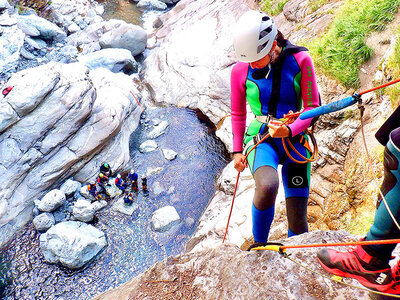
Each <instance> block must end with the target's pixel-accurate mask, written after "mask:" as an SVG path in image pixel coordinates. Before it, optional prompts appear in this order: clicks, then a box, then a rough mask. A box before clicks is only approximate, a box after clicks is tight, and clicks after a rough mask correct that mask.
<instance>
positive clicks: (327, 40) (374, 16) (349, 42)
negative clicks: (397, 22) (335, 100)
mask: <svg viewBox="0 0 400 300" xmlns="http://www.w3.org/2000/svg"><path fill="white" fill-rule="evenodd" d="M399 6H400V0H345V3H344V4H343V5H342V7H341V9H340V11H339V12H338V13H337V15H336V17H335V19H334V21H333V22H332V24H331V26H330V28H329V30H328V32H327V33H326V34H324V35H323V36H321V37H320V38H318V39H316V40H314V41H312V42H311V43H310V44H309V45H308V47H309V48H310V52H311V55H312V57H313V59H314V62H315V64H316V65H317V66H318V67H320V68H321V69H322V70H323V71H324V73H326V74H328V75H331V76H333V77H335V78H337V79H338V80H339V81H340V82H342V83H343V84H344V85H345V86H346V87H349V88H350V87H352V88H357V87H358V86H359V78H358V71H359V68H360V66H361V65H362V64H363V63H365V62H366V61H367V60H368V59H369V58H370V57H371V55H372V54H373V50H372V49H371V48H369V47H368V46H367V45H366V44H365V38H366V37H367V36H368V35H369V34H370V33H371V32H373V31H382V30H383V29H384V28H385V26H386V24H387V23H389V22H390V21H391V20H393V18H394V14H395V13H396V12H397V11H398V9H399Z"/></svg>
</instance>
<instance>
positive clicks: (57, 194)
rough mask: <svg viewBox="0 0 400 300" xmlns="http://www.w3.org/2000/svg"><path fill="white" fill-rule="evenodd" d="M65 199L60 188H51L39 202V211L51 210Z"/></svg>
mask: <svg viewBox="0 0 400 300" xmlns="http://www.w3.org/2000/svg"><path fill="white" fill-rule="evenodd" d="M65 200H66V197H65V194H64V192H62V191H61V190H57V189H54V190H51V191H50V192H48V193H47V194H46V195H45V196H44V197H43V198H42V199H41V200H40V202H39V204H38V208H39V210H40V211H46V212H51V211H53V210H56V209H57V208H59V207H60V206H61V205H63V204H64V202H65Z"/></svg>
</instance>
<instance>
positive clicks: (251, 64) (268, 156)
mask: <svg viewBox="0 0 400 300" xmlns="http://www.w3.org/2000/svg"><path fill="white" fill-rule="evenodd" d="M234 48H235V53H236V57H237V59H238V60H239V62H238V63H236V64H235V65H234V67H233V69H232V73H231V109H232V132H233V153H234V166H235V168H236V170H238V171H239V172H241V171H243V170H244V168H245V167H246V166H247V165H248V166H249V167H250V170H251V173H252V174H253V177H254V180H255V185H256V189H255V195H254V199H253V205H252V217H253V236H254V241H255V244H254V245H258V244H260V243H265V242H267V240H268V235H269V230H270V227H271V223H272V220H273V218H274V208H275V199H276V196H277V193H278V186H279V179H278V172H277V167H278V164H281V165H282V180H283V186H284V189H285V198H286V210H287V218H288V223H289V228H288V236H293V235H297V234H301V233H304V232H307V231H308V224H307V202H308V195H309V186H310V163H305V164H298V163H295V162H294V161H292V160H291V159H290V158H288V156H287V154H286V153H285V151H284V148H283V145H282V138H283V137H285V138H289V139H290V140H291V142H292V144H293V145H294V147H295V148H296V149H297V150H298V151H299V152H300V153H301V154H302V155H303V156H305V157H309V156H310V154H309V153H308V151H307V150H306V149H305V148H304V147H303V145H302V144H301V143H300V137H301V135H302V133H303V132H304V130H306V129H307V128H308V127H310V124H311V120H300V119H297V120H296V121H295V122H294V123H292V124H290V125H283V126H280V125H281V124H280V123H281V122H279V121H277V119H279V118H282V117H283V116H284V115H285V114H288V113H289V112H290V111H293V112H296V111H299V110H301V109H303V111H307V110H310V109H313V108H315V107H318V106H319V105H320V97H319V92H318V86H317V82H316V78H315V73H314V66H313V62H312V60H311V57H310V55H309V54H308V52H307V49H306V48H304V47H299V46H295V45H292V44H291V43H290V42H289V41H288V40H286V39H285V38H284V37H283V35H282V33H281V32H280V31H278V30H277V28H276V26H275V24H274V21H273V20H272V19H271V18H270V17H269V16H268V15H266V14H265V13H263V12H259V11H253V10H251V11H248V12H246V13H244V14H243V15H242V16H241V17H240V18H239V20H238V22H237V25H236V29H235V34H234ZM247 103H248V104H249V106H250V108H251V110H252V112H253V114H254V115H255V118H254V119H253V120H252V121H251V123H250V125H249V127H248V128H247V131H246V130H245V129H246V104H247ZM271 120H274V122H270V121H271ZM266 132H269V133H270V135H271V137H270V138H268V139H267V140H266V141H264V142H263V143H261V144H260V145H258V146H257V147H256V149H254V150H253V151H252V152H251V154H250V155H249V156H248V158H247V161H245V155H246V153H247V151H249V150H250V148H251V147H249V146H250V145H253V144H254V143H253V141H254V137H255V136H256V135H257V134H264V133H266ZM243 142H244V143H243ZM246 146H247V147H246ZM243 148H244V149H245V151H243ZM290 154H291V155H292V156H293V157H294V158H295V159H298V160H302V159H301V158H300V157H299V156H298V155H297V154H296V153H295V152H294V151H293V150H291V151H290ZM254 245H253V246H254Z"/></svg>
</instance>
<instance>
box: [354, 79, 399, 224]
mask: <svg viewBox="0 0 400 300" xmlns="http://www.w3.org/2000/svg"><path fill="white" fill-rule="evenodd" d="M399 81H400V79H399V80H397V81H396V82H399ZM391 84H393V83H391ZM372 90H374V89H371V90H370V91H372ZM365 93H366V92H363V93H360V94H359V95H360V96H361V95H362V94H365ZM358 107H359V109H360V122H361V134H362V138H363V143H364V149H365V153H366V154H367V158H368V164H369V167H370V170H371V173H372V177H373V179H374V182H375V184H376V185H377V186H379V184H378V182H379V180H378V177H377V176H376V174H375V172H374V170H373V168H372V159H371V156H370V155H369V152H368V147H367V141H366V139H365V134H364V122H363V115H364V110H365V108H364V106H362V105H359V106H358ZM378 191H379V195H380V196H381V198H382V201H383V203H384V204H385V206H386V210H387V211H388V213H389V215H390V217H391V218H392V220H393V223H394V224H396V226H397V228H398V229H399V230H400V225H399V223H398V222H397V220H396V218H395V217H394V215H393V213H392V211H391V210H390V208H389V205H388V204H387V201H386V199H385V196H384V195H383V193H382V191H381V189H380V188H378Z"/></svg>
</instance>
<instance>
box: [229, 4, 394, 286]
mask: <svg viewBox="0 0 400 300" xmlns="http://www.w3.org/2000/svg"><path fill="white" fill-rule="evenodd" d="M234 49H235V53H236V57H237V59H238V60H239V62H238V63H236V65H235V66H234V67H233V69H232V72H231V108H232V114H231V115H232V132H233V155H234V166H235V169H236V170H237V171H238V172H241V171H243V170H244V169H245V167H247V166H248V167H249V168H250V171H251V173H252V175H253V178H254V180H255V194H254V198H253V204H252V218H253V227H252V231H253V236H254V244H253V245H251V246H250V247H249V249H251V248H254V247H257V246H260V245H265V244H266V243H267V242H268V236H269V230H270V227H271V224H272V221H273V218H274V208H275V200H276V196H277V193H278V186H279V177H278V171H277V170H278V168H277V167H278V165H282V182H283V187H284V192H285V198H286V211H287V219H288V227H289V228H288V236H289V237H290V236H294V235H298V234H302V233H305V232H307V231H308V225H307V202H308V197H309V187H310V170H311V162H310V161H311V160H310V159H309V158H310V155H311V153H310V151H309V149H308V147H307V144H308V142H307V137H306V136H305V132H306V130H307V128H309V127H310V126H312V124H313V123H314V122H315V121H316V120H315V119H306V120H301V119H300V118H297V119H296V120H295V121H294V122H292V123H288V122H286V121H285V120H286V119H285V117H287V115H288V114H291V113H292V112H296V111H299V110H302V112H305V111H308V110H311V109H314V108H316V107H318V106H320V105H321V101H320V95H319V92H318V86H317V82H316V77H315V72H314V66H313V62H312V59H311V56H310V55H309V53H308V52H307V49H306V48H304V47H299V46H296V45H293V44H291V43H290V42H289V41H288V40H287V39H285V38H284V36H283V34H282V33H281V32H280V31H279V30H278V29H277V27H276V25H275V23H274V21H273V19H271V18H270V17H269V16H268V15H267V14H265V13H264V12H260V11H254V10H250V11H248V12H246V13H244V14H243V15H242V16H241V17H240V18H239V20H238V22H237V24H236V27H235V31H234ZM246 104H248V105H249V106H250V108H251V110H252V113H253V114H254V115H255V118H254V119H253V120H252V121H251V123H250V125H249V126H248V127H247V130H246V115H247V112H246ZM267 134H268V135H269V136H268V137H267ZM376 138H377V139H378V141H379V142H380V143H381V144H382V145H384V146H385V151H384V179H383V183H382V186H381V191H382V195H383V196H384V198H385V200H386V203H387V205H383V204H382V203H381V202H382V201H381V200H382V199H379V200H378V205H377V209H376V214H375V219H374V223H373V225H372V227H371V228H370V229H369V231H368V233H367V235H366V237H365V238H364V239H363V240H365V241H381V240H387V239H395V238H400V227H398V225H397V224H396V223H395V220H399V219H400V170H399V168H400V107H399V108H397V109H396V110H395V111H394V112H393V114H392V115H391V116H390V117H389V118H388V119H387V121H386V122H385V123H384V124H383V125H382V127H381V128H380V129H379V130H378V132H377V133H376ZM286 140H289V141H290V142H291V144H292V145H293V147H292V149H289V150H287V148H286V145H285V143H286V142H285V141H286ZM260 141H261V143H259V142H260ZM381 198H382V197H381ZM386 206H387V207H386ZM390 212H391V213H392V214H393V217H391V216H390ZM395 246H396V244H384V243H383V244H377V245H358V246H357V247H355V248H354V249H349V250H348V251H347V252H340V251H336V250H334V249H323V250H320V251H319V252H318V261H319V263H320V264H321V266H322V267H323V268H324V269H325V270H327V271H328V272H330V273H332V274H335V275H338V276H345V277H351V278H355V279H357V280H358V281H359V282H360V283H361V284H363V285H364V286H366V287H368V288H370V289H372V290H376V291H380V292H385V293H390V294H400V286H399V283H400V276H399V275H400V270H399V269H400V263H398V264H396V265H395V266H394V267H393V268H391V267H390V266H389V261H390V260H391V258H392V252H393V250H394V248H395Z"/></svg>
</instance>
